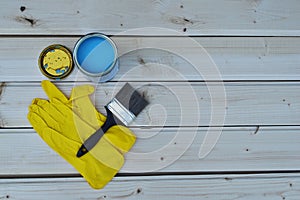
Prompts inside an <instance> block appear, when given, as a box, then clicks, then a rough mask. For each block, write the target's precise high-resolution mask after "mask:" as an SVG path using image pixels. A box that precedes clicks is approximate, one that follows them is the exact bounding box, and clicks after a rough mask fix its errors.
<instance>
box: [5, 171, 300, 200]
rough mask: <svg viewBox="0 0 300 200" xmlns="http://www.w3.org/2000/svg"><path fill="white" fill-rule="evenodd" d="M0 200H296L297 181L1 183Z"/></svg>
mask: <svg viewBox="0 0 300 200" xmlns="http://www.w3.org/2000/svg"><path fill="white" fill-rule="evenodd" d="M0 185H1V186H2V187H0V195H1V196H0V198H1V197H2V199H32V200H35V199H36V200H39V199H42V198H45V194H47V198H51V199H58V200H61V199H63V200H68V199H70V200H71V199H72V200H74V199H80V200H81V199H93V200H94V199H95V200H98V199H99V200H103V199H120V200H123V199H143V200H144V199H146V200H152V199H163V200H165V199H176V200H177V199H178V200H181V199H189V200H190V199H209V200H215V199H218V200H228V199H238V200H252V199H263V200H274V199H278V200H282V199H291V200H298V199H299V195H300V192H299V189H300V187H299V185H300V177H299V174H298V173H291V174H276V175H272V174H258V175H217V176H214V175H206V176H204V175H201V176H197V175H193V176H159V177H157V176H146V177H143V176H141V177H126V178H125V177H115V178H114V180H113V181H111V182H110V183H109V184H108V186H107V187H106V188H105V189H103V190H100V191H99V190H98V191H97V190H94V191H92V190H90V188H89V186H88V185H87V183H85V182H84V181H83V180H82V179H81V178H44V179H37V178H32V179H11V180H9V179H2V180H1V179H0Z"/></svg>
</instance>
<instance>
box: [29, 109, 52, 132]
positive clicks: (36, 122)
mask: <svg viewBox="0 0 300 200" xmlns="http://www.w3.org/2000/svg"><path fill="white" fill-rule="evenodd" d="M27 119H28V121H29V122H30V124H31V125H32V127H33V128H34V130H36V132H38V133H42V132H43V129H45V128H46V127H48V125H47V123H46V122H45V121H44V120H43V119H42V118H41V117H40V116H39V115H38V114H36V113H35V112H29V113H28V114H27Z"/></svg>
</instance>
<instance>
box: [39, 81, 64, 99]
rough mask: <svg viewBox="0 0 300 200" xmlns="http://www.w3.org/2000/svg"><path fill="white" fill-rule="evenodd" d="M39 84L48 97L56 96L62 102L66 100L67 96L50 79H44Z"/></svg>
mask: <svg viewBox="0 0 300 200" xmlns="http://www.w3.org/2000/svg"><path fill="white" fill-rule="evenodd" d="M41 85H42V88H43V89H44V91H45V93H46V94H47V96H48V97H49V99H53V98H56V99H59V100H61V101H62V102H67V101H68V98H67V97H66V96H65V95H64V94H63V93H62V92H61V91H60V90H59V89H58V88H57V87H56V86H55V85H54V84H53V83H51V82H50V81H48V80H44V81H42V83H41Z"/></svg>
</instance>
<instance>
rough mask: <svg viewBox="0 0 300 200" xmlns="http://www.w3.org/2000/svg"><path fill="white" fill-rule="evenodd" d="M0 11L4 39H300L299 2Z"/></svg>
mask: <svg viewBox="0 0 300 200" xmlns="http://www.w3.org/2000/svg"><path fill="white" fill-rule="evenodd" d="M216 5H218V6H216ZM0 8H1V12H0V13H1V14H0V27H1V28H0V34H5V35H7V34H12V35H19V34H22V35H26V34H42V35H45V34H46V35H50V34H51V35H52V34H58V35H62V34H63V35H73V34H85V33H88V32H95V31H99V32H102V33H105V34H116V33H119V32H121V31H126V30H128V29H134V28H142V27H163V28H169V29H173V30H176V31H178V32H179V33H178V34H181V33H184V34H189V35H235V36H237V35H248V36H249V35H251V36H253V35H256V36H257V35H259V36H262V35H269V36H299V34H300V31H299V20H298V19H299V18H300V14H299V12H298V11H299V10H300V4H299V3H298V1H297V0H289V1H287V2H286V1H280V0H260V1H257V0H248V1H246V0H238V1H225V0H223V1H218V0H214V1H211V0H202V1H200V2H199V1H191V0H180V1H179V0H175V1H170V0H159V1H151V0H147V1H139V0H134V1H130V2H126V1H121V0H113V1H110V2H109V3H106V2H104V1H97V0H88V1H85V2H82V1H79V0H76V1H73V0H66V1H63V2H62V1H58V0H53V1H49V2H43V4H42V5H41V4H40V2H39V1H37V0H35V1H29V2H28V1H8V0H7V1H1V3H0ZM123 34H126V33H123ZM138 34H141V33H138ZM144 34H151V33H149V32H145V33H144ZM161 34H165V33H161Z"/></svg>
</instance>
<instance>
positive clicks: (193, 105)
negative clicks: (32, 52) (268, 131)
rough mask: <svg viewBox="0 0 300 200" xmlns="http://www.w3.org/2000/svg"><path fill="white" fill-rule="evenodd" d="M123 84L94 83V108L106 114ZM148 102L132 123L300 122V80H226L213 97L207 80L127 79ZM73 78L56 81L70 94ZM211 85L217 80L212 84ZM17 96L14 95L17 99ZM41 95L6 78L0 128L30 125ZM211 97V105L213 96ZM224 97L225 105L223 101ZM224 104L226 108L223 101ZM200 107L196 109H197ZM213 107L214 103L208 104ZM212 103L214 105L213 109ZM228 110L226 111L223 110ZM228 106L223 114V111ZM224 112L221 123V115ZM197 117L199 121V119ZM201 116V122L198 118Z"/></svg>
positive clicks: (28, 85) (31, 86)
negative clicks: (29, 117)
mask: <svg viewBox="0 0 300 200" xmlns="http://www.w3.org/2000/svg"><path fill="white" fill-rule="evenodd" d="M123 84H124V83H122V82H118V83H113V82H111V83H106V84H102V85H99V86H98V87H97V91H96V94H95V95H94V96H91V98H92V99H93V100H94V99H96V104H95V105H96V107H97V108H98V110H99V111H100V112H102V113H105V110H104V105H105V104H107V103H108V102H109V101H110V100H111V99H112V98H113V97H114V95H115V94H116V93H117V92H118V91H119V90H120V88H121V87H122V86H123ZM131 84H132V85H133V86H134V87H136V88H140V89H139V90H140V92H141V93H143V94H144V95H145V98H146V99H148V100H149V101H150V105H149V106H147V108H145V110H144V111H143V112H142V113H141V114H140V115H139V116H138V117H137V119H136V120H135V121H134V123H133V124H132V126H147V127H149V126H150V127H151V126H208V125H211V126H222V125H226V126H230V125H254V126H256V125H299V122H300V121H299V119H300V112H299V111H300V104H299V102H300V101H299V98H300V96H299V93H298V92H296V91H299V89H300V85H299V83H297V82H291V83H285V82H281V83H280V82H279V83H276V82H271V83H225V93H226V98H225V97H224V96H222V95H221V96H216V97H215V99H212V98H211V96H210V93H209V92H208V90H207V85H206V84H205V83H191V82H178V83H176V82H156V83H147V82H146V83H143V82H134V83H131ZM75 85H76V84H75V83H61V82H60V83H59V84H58V87H59V88H60V89H61V90H62V91H64V92H65V94H69V93H70V91H71V88H72V87H74V86H75ZM209 86H210V88H211V89H212V90H216V89H219V88H220V87H221V86H220V84H216V83H210V85H209ZM16 97H17V98H16ZM36 97H39V98H45V94H44V92H43V90H42V88H41V86H40V84H39V83H7V84H6V85H3V86H2V95H1V99H0V102H1V103H0V116H1V120H0V121H1V127H31V126H30V124H29V122H28V120H27V119H26V116H27V112H28V109H27V108H28V106H29V105H30V103H31V101H32V99H33V98H36ZM212 100H213V101H214V102H216V103H214V104H215V105H213V104H212V102H211V101H212ZM224 101H226V107H225V104H224ZM223 104H224V107H222V106H221V105H223ZM197 106H198V108H197ZM212 106H214V107H212ZM212 108H214V109H215V110H214V111H213V110H212ZM225 109H226V110H225ZM225 111H226V114H225ZM224 115H225V122H224V124H223V123H222V120H218V121H216V120H212V121H211V119H217V118H216V117H218V118H219V119H221V118H222V117H224ZM199 119H200V120H199ZM198 120H199V121H198Z"/></svg>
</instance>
